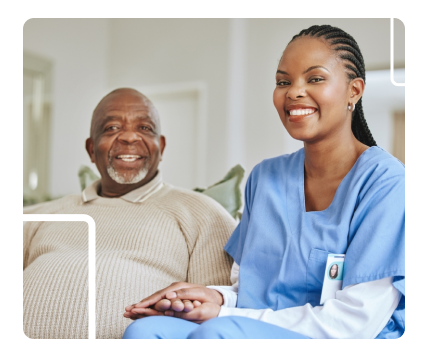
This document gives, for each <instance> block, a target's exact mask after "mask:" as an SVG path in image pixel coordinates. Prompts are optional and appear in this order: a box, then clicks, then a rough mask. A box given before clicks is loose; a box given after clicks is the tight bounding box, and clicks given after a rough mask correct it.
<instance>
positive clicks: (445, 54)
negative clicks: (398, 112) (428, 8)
mask: <svg viewBox="0 0 446 358" xmlns="http://www.w3.org/2000/svg"><path fill="white" fill-rule="evenodd" d="M397 4H412V5H417V4H419V5H426V4H439V5H441V15H442V19H441V33H442V39H441V57H442V59H443V61H442V62H441V63H442V76H444V75H445V72H446V61H445V60H444V59H445V58H446V39H445V35H446V25H445V22H444V18H445V16H446V7H445V4H444V3H443V2H442V1H441V0H394V1H393V2H392V3H391V4H390V81H392V83H393V85H394V86H404V87H440V86H443V84H444V82H445V79H444V77H443V78H442V79H441V81H440V82H438V83H397V82H395V79H394V76H393V60H394V36H393V26H394V21H393V18H394V15H395V5H397Z"/></svg>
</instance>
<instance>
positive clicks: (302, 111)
mask: <svg viewBox="0 0 446 358" xmlns="http://www.w3.org/2000/svg"><path fill="white" fill-rule="evenodd" d="M314 112H316V109H314V108H303V109H292V110H291V111H290V115H291V116H305V115H307V114H311V113H314Z"/></svg>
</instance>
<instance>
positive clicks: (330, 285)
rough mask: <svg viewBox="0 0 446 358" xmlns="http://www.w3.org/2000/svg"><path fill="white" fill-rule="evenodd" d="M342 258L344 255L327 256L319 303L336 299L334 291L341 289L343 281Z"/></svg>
mask: <svg viewBox="0 0 446 358" xmlns="http://www.w3.org/2000/svg"><path fill="white" fill-rule="evenodd" d="M344 258H345V255H339V254H328V258H327V264H326V265H325V274H324V283H323V285H322V294H321V302H320V304H321V305H323V304H324V302H325V301H326V300H328V299H330V298H335V297H336V291H339V290H341V289H342V281H343V279H344Z"/></svg>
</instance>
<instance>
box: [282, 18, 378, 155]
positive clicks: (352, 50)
mask: <svg viewBox="0 0 446 358" xmlns="http://www.w3.org/2000/svg"><path fill="white" fill-rule="evenodd" d="M302 36H311V37H322V38H323V39H325V40H326V41H327V42H328V43H329V44H330V46H332V47H334V48H333V49H334V50H335V51H339V52H338V56H339V57H340V58H341V59H342V60H343V61H344V62H345V68H346V69H347V76H348V78H349V80H350V81H351V80H353V79H355V78H358V77H360V78H362V79H363V80H364V83H365V65H364V59H363V57H362V54H361V50H360V49H359V46H358V44H357V43H356V41H355V39H354V38H353V37H352V36H350V35H349V34H347V33H346V32H345V31H343V30H341V29H340V28H338V27H333V26H330V25H320V26H319V25H314V26H311V27H309V28H308V29H305V30H302V31H301V32H299V34H297V35H295V36H293V38H292V39H291V41H290V42H289V43H291V42H293V41H294V40H295V39H297V38H298V37H302ZM352 132H353V134H354V136H355V137H356V139H357V140H359V141H360V142H361V143H364V144H365V145H368V146H369V147H372V146H376V142H375V140H374V139H373V136H372V133H371V132H370V129H369V126H368V125H367V122H366V120H365V118H364V111H363V109H362V98H361V99H360V100H359V101H358V103H356V107H355V110H354V111H353V118H352Z"/></svg>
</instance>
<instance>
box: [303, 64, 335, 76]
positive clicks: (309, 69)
mask: <svg viewBox="0 0 446 358" xmlns="http://www.w3.org/2000/svg"><path fill="white" fill-rule="evenodd" d="M316 68H323V69H324V70H325V71H327V72H330V71H329V70H328V69H327V68H325V67H324V66H320V65H316V66H311V67H308V68H307V69H306V70H305V71H304V74H305V73H307V72H310V71H312V70H315V69H316Z"/></svg>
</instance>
